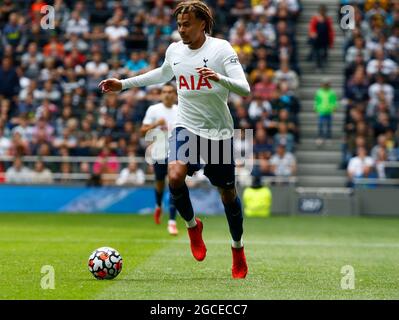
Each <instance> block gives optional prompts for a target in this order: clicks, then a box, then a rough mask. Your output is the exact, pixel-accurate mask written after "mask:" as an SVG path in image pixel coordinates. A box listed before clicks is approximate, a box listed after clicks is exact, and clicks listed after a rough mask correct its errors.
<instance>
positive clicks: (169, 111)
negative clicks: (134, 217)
mask: <svg viewBox="0 0 399 320" xmlns="http://www.w3.org/2000/svg"><path fill="white" fill-rule="evenodd" d="M161 101H162V102H160V103H157V104H154V105H152V106H150V107H149V108H148V109H147V112H146V114H145V116H144V119H143V125H142V126H141V129H140V131H141V134H142V135H145V134H146V133H147V132H149V131H150V130H151V134H152V135H153V136H152V137H150V139H151V140H152V139H155V141H154V142H153V143H152V144H151V159H152V160H153V162H154V171H155V200H156V204H157V206H156V208H155V212H154V220H155V223H156V224H160V223H161V215H162V198H163V191H164V188H165V178H166V176H167V174H168V138H169V133H170V132H171V131H172V129H173V128H174V126H175V123H176V118H177V105H176V104H175V101H176V89H175V87H174V86H173V85H172V84H165V85H164V86H163V87H162V91H161ZM168 232H169V234H171V235H174V236H175V235H177V234H178V230H177V226H176V207H175V206H174V204H173V201H172V197H170V200H169V222H168Z"/></svg>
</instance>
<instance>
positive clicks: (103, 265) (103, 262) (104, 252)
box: [88, 247, 122, 280]
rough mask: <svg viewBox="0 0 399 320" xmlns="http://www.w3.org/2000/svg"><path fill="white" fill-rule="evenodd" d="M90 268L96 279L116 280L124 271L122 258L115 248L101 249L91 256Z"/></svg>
mask: <svg viewBox="0 0 399 320" xmlns="http://www.w3.org/2000/svg"><path fill="white" fill-rule="evenodd" d="M88 266H89V271H90V272H91V273H92V274H93V276H94V277H95V278H96V279H98V280H104V279H107V280H110V279H114V278H115V277H116V276H117V275H118V274H119V273H120V272H121V271H122V257H121V255H120V254H119V252H118V251H116V250H115V249H113V248H110V247H101V248H98V249H96V250H94V251H93V253H92V254H91V255H90V257H89V261H88Z"/></svg>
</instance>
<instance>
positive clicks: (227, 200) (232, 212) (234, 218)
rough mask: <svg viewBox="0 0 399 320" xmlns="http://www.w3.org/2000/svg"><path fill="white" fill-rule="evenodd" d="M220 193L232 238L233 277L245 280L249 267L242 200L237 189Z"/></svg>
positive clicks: (221, 189)
mask: <svg viewBox="0 0 399 320" xmlns="http://www.w3.org/2000/svg"><path fill="white" fill-rule="evenodd" d="M219 192H220V195H221V198H222V202H223V206H224V210H225V213H226V217H227V221H228V224H229V229H230V234H231V238H232V245H231V251H232V256H233V264H232V268H231V272H232V276H233V278H236V279H240V278H245V277H246V275H247V273H248V266H247V260H246V257H245V252H244V244H243V240H242V234H243V220H244V219H243V214H242V206H241V200H240V198H239V196H238V195H237V191H236V189H235V188H232V189H223V188H219Z"/></svg>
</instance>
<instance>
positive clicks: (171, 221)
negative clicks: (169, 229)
mask: <svg viewBox="0 0 399 320" xmlns="http://www.w3.org/2000/svg"><path fill="white" fill-rule="evenodd" d="M168 224H169V225H171V224H174V225H176V220H169V221H168Z"/></svg>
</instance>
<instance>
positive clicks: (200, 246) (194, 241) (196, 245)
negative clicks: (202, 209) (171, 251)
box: [187, 218, 206, 261]
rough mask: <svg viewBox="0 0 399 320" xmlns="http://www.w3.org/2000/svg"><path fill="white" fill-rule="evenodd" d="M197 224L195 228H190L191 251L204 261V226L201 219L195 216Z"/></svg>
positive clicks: (197, 258)
mask: <svg viewBox="0 0 399 320" xmlns="http://www.w3.org/2000/svg"><path fill="white" fill-rule="evenodd" d="M195 221H196V222H197V225H196V226H195V227H193V228H188V229H187V231H188V236H189V237H190V246H191V252H192V254H193V256H194V258H195V259H196V260H198V261H202V260H204V259H205V256H206V246H205V243H204V241H203V240H202V229H203V228H204V226H203V224H202V222H201V220H200V219H198V218H195Z"/></svg>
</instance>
